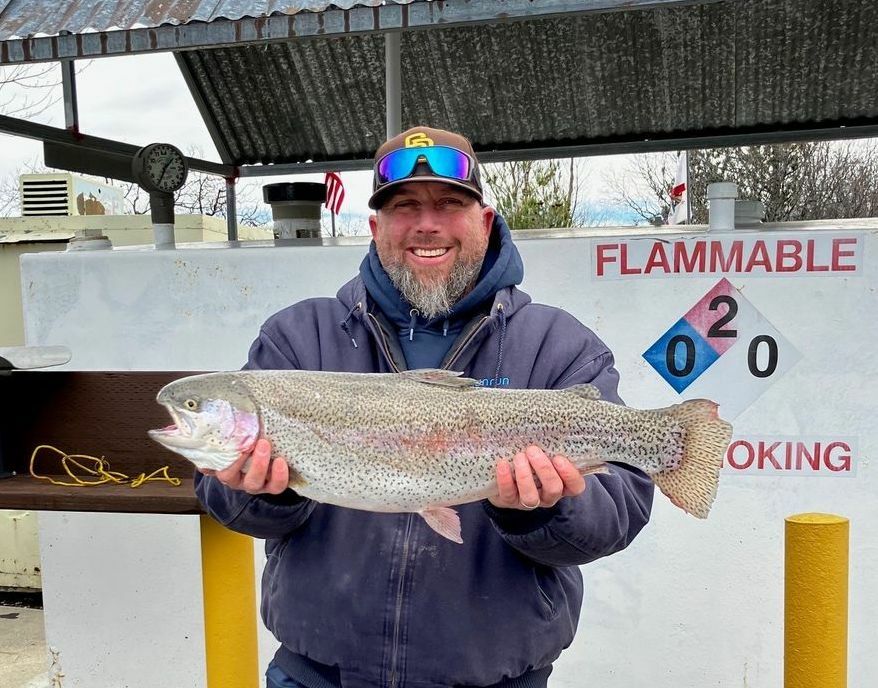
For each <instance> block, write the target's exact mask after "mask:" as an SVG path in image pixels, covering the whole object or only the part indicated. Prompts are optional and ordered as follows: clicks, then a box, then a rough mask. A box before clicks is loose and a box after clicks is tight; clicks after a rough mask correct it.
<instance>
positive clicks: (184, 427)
mask: <svg viewBox="0 0 878 688" xmlns="http://www.w3.org/2000/svg"><path fill="white" fill-rule="evenodd" d="M162 405H163V406H164V407H165V408H166V409H167V410H168V413H169V414H170V415H171V418H172V419H173V421H174V422H173V423H172V424H171V425H166V426H165V427H163V428H157V429H155V430H149V431H147V434H148V435H149V436H150V437H151V438H152V439H154V440H155V441H156V442H158V443H159V444H163V445H165V446H166V447H168V448H171V449H175V448H179V449H196V448H198V447H200V446H202V445H203V444H204V441H203V440H202V439H201V438H199V437H195V436H194V434H193V432H192V431H193V426H192V424H191V423H190V421H189V418H187V417H186V416H183V415H181V414H180V413H178V412H177V409H175V408H174V407H173V406H171V405H169V404H162Z"/></svg>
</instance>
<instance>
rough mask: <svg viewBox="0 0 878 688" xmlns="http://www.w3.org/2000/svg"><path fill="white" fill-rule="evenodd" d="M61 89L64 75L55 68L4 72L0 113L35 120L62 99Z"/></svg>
mask: <svg viewBox="0 0 878 688" xmlns="http://www.w3.org/2000/svg"><path fill="white" fill-rule="evenodd" d="M83 68H84V67H83ZM60 85H61V73H60V71H59V70H58V68H57V67H56V66H55V65H53V64H33V65H15V66H13V67H4V68H0V113H2V114H4V115H8V116H10V117H20V118H22V119H31V118H33V117H35V116H37V115H39V114H41V113H43V112H45V111H46V110H47V109H49V108H50V107H51V106H52V105H54V104H55V103H57V102H58V101H59V100H60V99H61V94H60V93H59V89H58V86H60Z"/></svg>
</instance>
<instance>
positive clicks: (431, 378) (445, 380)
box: [400, 368, 479, 387]
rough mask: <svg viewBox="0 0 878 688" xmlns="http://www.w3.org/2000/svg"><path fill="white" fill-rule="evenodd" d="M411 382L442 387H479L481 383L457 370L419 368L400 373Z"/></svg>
mask: <svg viewBox="0 0 878 688" xmlns="http://www.w3.org/2000/svg"><path fill="white" fill-rule="evenodd" d="M400 375H402V376H403V377H405V378H408V379H409V380H414V381H415V382H423V383H424V384H428V385H439V386H441V387H478V386H479V381H478V380H474V379H473V378H471V377H463V373H461V372H460V371H457V370H445V369H443V368H418V369H417V370H404V371H402V372H401V373H400Z"/></svg>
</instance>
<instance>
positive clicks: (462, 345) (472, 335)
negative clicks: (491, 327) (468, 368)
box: [443, 315, 490, 368]
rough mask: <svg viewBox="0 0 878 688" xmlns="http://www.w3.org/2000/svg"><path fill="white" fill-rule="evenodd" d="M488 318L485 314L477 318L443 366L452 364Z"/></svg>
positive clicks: (446, 366)
mask: <svg viewBox="0 0 878 688" xmlns="http://www.w3.org/2000/svg"><path fill="white" fill-rule="evenodd" d="M488 320H490V317H489V316H487V315H486V316H485V317H484V318H482V319H481V320H479V322H478V324H477V325H476V326H475V327H474V328H473V330H472V332H470V333H469V335H467V338H466V339H465V340H464V341H462V342H461V343H460V346H458V347H457V350H456V351H455V352H454V353H453V354H452V355H451V357H450V358H449V359H448V362H447V363H446V364H445V365H444V366H443V367H444V368H451V366H453V365H454V363H455V361H457V359H458V358H460V354H462V353H463V350H464V349H465V348H466V347H467V345H469V343H470V342H471V341H472V340H473V339H474V338H475V336H476V335H477V334H478V333H479V332H481V330H482V328H483V327H484V326H485V323H486V322H487V321H488Z"/></svg>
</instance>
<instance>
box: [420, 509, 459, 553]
mask: <svg viewBox="0 0 878 688" xmlns="http://www.w3.org/2000/svg"><path fill="white" fill-rule="evenodd" d="M418 513H419V514H420V515H421V517H422V518H423V519H424V520H425V521H426V522H427V525H428V526H430V527H431V528H432V529H433V530H435V531H436V532H437V533H439V535H441V536H442V537H445V538H448V539H449V540H451V541H452V542H456V543H457V544H459V545H461V544H463V538H461V537H460V516H458V515H457V512H456V511H455V510H454V509H452V508H451V507H447V506H429V507H427V508H426V509H423V510H422V511H419V512H418Z"/></svg>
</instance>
